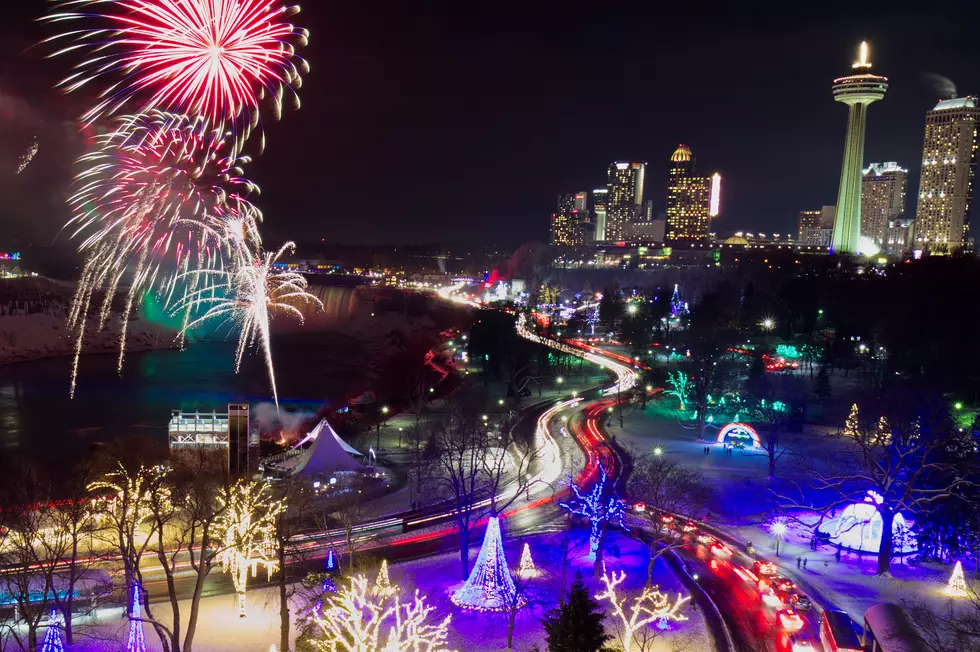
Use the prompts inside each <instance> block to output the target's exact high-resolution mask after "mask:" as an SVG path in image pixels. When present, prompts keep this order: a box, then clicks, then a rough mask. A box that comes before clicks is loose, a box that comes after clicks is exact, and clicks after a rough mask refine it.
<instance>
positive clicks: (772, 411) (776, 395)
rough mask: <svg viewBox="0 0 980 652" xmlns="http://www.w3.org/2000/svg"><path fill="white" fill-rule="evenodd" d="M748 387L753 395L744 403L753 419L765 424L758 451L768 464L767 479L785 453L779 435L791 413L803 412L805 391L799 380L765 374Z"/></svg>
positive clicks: (772, 473) (787, 376) (785, 448)
mask: <svg viewBox="0 0 980 652" xmlns="http://www.w3.org/2000/svg"><path fill="white" fill-rule="evenodd" d="M750 384H751V389H752V390H753V393H752V396H751V398H749V400H748V401H747V404H748V406H749V409H750V410H751V413H752V414H753V415H754V416H755V417H756V419H757V420H758V421H760V422H762V423H764V424H766V432H765V439H764V440H763V441H762V448H763V450H765V451H766V457H767V459H768V461H769V477H770V478H775V477H776V463H777V462H778V461H779V459H780V458H781V457H782V456H783V455H784V454H785V453H786V451H787V450H788V447H786V446H784V445H783V444H782V442H781V439H782V434H783V432H784V431H785V430H786V426H787V424H788V423H789V422H790V419H791V418H792V416H793V413H794V412H797V411H799V410H803V409H804V406H803V402H804V400H805V396H806V388H805V387H804V386H803V381H802V380H801V379H799V378H798V377H794V376H789V375H786V374H780V375H777V376H775V377H773V376H772V375H771V374H766V375H764V376H763V377H762V378H759V379H757V380H755V381H751V382H750Z"/></svg>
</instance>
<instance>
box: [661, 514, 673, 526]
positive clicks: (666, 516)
mask: <svg viewBox="0 0 980 652" xmlns="http://www.w3.org/2000/svg"><path fill="white" fill-rule="evenodd" d="M660 520H661V521H663V523H664V524H665V525H673V524H674V517H673V516H671V515H670V514H661V515H660Z"/></svg>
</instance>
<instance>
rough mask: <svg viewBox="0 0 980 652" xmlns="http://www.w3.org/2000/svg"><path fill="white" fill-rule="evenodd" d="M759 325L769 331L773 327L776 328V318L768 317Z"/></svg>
mask: <svg viewBox="0 0 980 652" xmlns="http://www.w3.org/2000/svg"><path fill="white" fill-rule="evenodd" d="M759 326H761V327H762V330H764V331H767V332H769V331H772V329H774V328H776V320H775V319H773V318H772V317H766V318H765V319H763V320H762V321H761V322H759Z"/></svg>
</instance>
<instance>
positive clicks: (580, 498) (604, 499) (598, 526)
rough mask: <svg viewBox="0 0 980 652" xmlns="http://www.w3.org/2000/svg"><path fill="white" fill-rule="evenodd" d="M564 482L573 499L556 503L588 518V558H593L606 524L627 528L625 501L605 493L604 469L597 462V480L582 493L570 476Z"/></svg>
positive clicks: (605, 478) (605, 477)
mask: <svg viewBox="0 0 980 652" xmlns="http://www.w3.org/2000/svg"><path fill="white" fill-rule="evenodd" d="M566 477H567V480H566V484H567V485H568V486H569V488H570V489H571V490H572V493H574V494H575V499H574V500H570V501H568V502H567V503H558V505H559V506H560V507H562V508H564V509H567V510H568V511H569V512H571V513H572V514H577V515H578V516H584V517H586V518H587V519H589V524H590V526H591V530H590V534H589V558H590V559H595V557H596V554H597V553H598V552H599V544H600V543H601V542H602V541H601V539H602V532H603V530H604V529H605V527H606V525H607V524H609V523H613V524H614V525H618V526H620V527H621V528H623V529H624V530H625V529H627V527H626V523H625V522H624V520H623V519H624V517H625V516H626V503H624V502H623V501H622V500H621V499H620V498H619V497H617V496H615V495H607V492H606V480H608V477H607V476H606V469H605V467H604V466H603V465H602V463H601V462H600V463H599V481H598V482H596V483H595V485H593V487H592V490H591V491H590V492H589V493H587V494H585V495H583V494H582V492H581V490H579V488H578V486H576V485H575V483H574V482H572V478H571V476H566Z"/></svg>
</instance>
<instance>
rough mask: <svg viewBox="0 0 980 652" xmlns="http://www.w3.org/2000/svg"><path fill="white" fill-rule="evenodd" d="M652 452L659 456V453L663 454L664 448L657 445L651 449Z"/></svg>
mask: <svg viewBox="0 0 980 652" xmlns="http://www.w3.org/2000/svg"><path fill="white" fill-rule="evenodd" d="M653 454H654V455H656V456H657V457H660V456H661V455H663V454H664V449H662V448H660V446H657V447H656V448H654V449H653Z"/></svg>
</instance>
